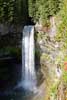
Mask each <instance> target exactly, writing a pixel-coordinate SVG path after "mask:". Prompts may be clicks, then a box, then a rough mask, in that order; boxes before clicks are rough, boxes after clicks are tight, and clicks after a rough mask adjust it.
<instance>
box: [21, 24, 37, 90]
mask: <svg viewBox="0 0 67 100" xmlns="http://www.w3.org/2000/svg"><path fill="white" fill-rule="evenodd" d="M34 52H35V47H34V26H32V25H29V26H25V27H24V29H23V38H22V86H23V88H24V89H27V90H33V89H35V88H36V83H37V82H36V72H35V64H34V59H35V56H34V55H35V54H34Z"/></svg>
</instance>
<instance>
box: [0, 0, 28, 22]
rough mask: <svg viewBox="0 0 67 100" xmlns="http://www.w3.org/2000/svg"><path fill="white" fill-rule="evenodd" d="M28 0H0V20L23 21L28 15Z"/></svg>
mask: <svg viewBox="0 0 67 100" xmlns="http://www.w3.org/2000/svg"><path fill="white" fill-rule="evenodd" d="M27 5H28V4H27V1H26V0H0V22H2V23H4V22H9V23H11V22H21V21H22V19H23V17H24V18H25V17H26V16H27V9H28V8H27Z"/></svg>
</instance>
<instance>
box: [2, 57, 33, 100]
mask: <svg viewBox="0 0 67 100" xmlns="http://www.w3.org/2000/svg"><path fill="white" fill-rule="evenodd" d="M21 77H22V64H21V62H20V63H17V61H16V59H15V58H12V57H8V58H7V57H6V58H4V59H3V58H2V59H1V60H0V98H2V100H30V98H31V97H32V96H33V95H34V93H33V92H30V91H27V90H24V89H23V88H22V87H18V88H16V89H15V87H16V86H17V85H18V83H19V82H21Z"/></svg>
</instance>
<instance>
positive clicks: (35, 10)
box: [29, 0, 60, 23]
mask: <svg viewBox="0 0 67 100" xmlns="http://www.w3.org/2000/svg"><path fill="white" fill-rule="evenodd" d="M59 9H60V0H35V1H33V0H29V15H30V16H31V17H32V18H33V19H34V21H41V22H42V23H45V22H46V21H47V19H48V17H49V16H53V15H54V14H56V13H57V12H58V11H59Z"/></svg>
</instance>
